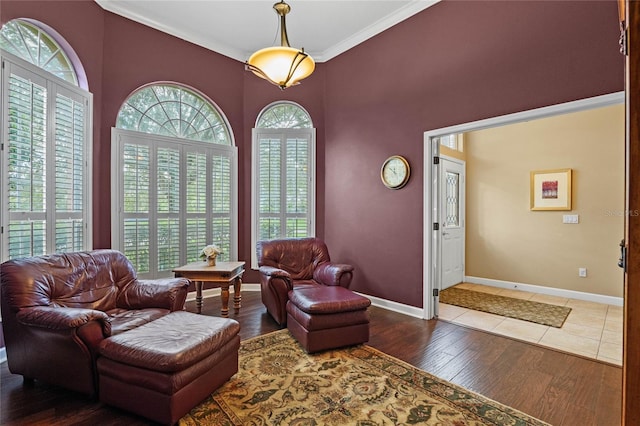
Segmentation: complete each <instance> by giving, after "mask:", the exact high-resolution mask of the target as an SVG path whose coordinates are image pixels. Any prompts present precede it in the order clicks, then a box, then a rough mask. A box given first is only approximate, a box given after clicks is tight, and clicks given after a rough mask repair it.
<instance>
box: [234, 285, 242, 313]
mask: <svg viewBox="0 0 640 426" xmlns="http://www.w3.org/2000/svg"><path fill="white" fill-rule="evenodd" d="M241 287H242V278H240V277H238V278H236V280H235V282H234V283H233V310H234V311H235V313H236V314H237V313H238V312H240V306H242V305H241V302H242V293H241V291H242V288H241Z"/></svg>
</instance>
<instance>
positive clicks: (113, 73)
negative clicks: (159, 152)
mask: <svg viewBox="0 0 640 426" xmlns="http://www.w3.org/2000/svg"><path fill="white" fill-rule="evenodd" d="M158 81H174V82H178V83H181V84H185V85H187V86H191V87H193V88H195V89H197V90H199V91H200V92H202V93H204V94H205V95H206V96H208V97H209V98H211V100H213V101H214V102H215V103H216V104H217V105H218V106H219V107H220V109H221V110H222V111H223V113H224V114H225V115H226V117H227V119H228V120H229V123H230V124H231V128H232V130H233V133H234V136H235V142H236V144H237V145H238V147H242V146H243V145H244V143H245V140H244V133H243V125H244V123H243V115H242V114H243V111H242V102H243V101H242V84H243V68H242V64H241V63H240V62H238V61H236V60H233V59H230V58H228V57H226V56H223V55H220V54H217V53H214V52H211V51H210V50H207V49H205V48H202V47H199V46H196V45H194V44H191V43H187V42H185V41H183V40H181V39H178V38H176V37H173V36H170V35H168V34H165V33H162V32H160V31H157V30H154V29H152V28H150V27H147V26H144V25H140V24H138V23H136V22H133V21H130V20H128V19H126V18H122V17H121V16H118V15H115V14H112V13H109V12H105V48H104V80H103V86H102V87H103V91H104V96H103V100H102V105H103V119H102V123H101V141H102V144H101V147H100V148H101V150H100V152H99V153H98V152H96V153H95V154H96V155H98V156H99V157H101V158H110V155H111V151H110V149H111V148H110V146H111V144H110V141H111V128H112V127H114V126H115V123H116V117H117V114H118V111H119V109H120V107H121V106H122V103H123V102H124V100H125V99H127V97H128V96H129V95H130V94H131V92H133V91H134V90H136V89H137V88H139V87H140V86H142V85H145V84H148V83H152V82H158ZM244 172H245V170H243V169H242V166H241V168H240V171H239V176H240V182H242V179H243V176H244ZM99 177H100V183H99V187H100V191H98V192H97V194H96V196H97V197H99V198H100V200H99V205H100V206H102V209H101V212H100V217H99V218H98V220H97V221H98V223H101V224H103V227H102V228H101V229H98V228H96V233H97V235H94V246H95V247H110V245H111V240H110V230H109V224H110V220H111V215H110V213H111V209H108V208H104V206H109V205H110V202H111V200H110V196H111V194H110V190H109V189H110V164H109V162H108V161H107V162H103V164H102V167H101V170H100V173H99ZM113 208H114V206H112V209H113Z"/></svg>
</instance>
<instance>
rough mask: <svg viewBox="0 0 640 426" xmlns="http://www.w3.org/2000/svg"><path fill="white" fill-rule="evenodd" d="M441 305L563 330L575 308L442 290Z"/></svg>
mask: <svg viewBox="0 0 640 426" xmlns="http://www.w3.org/2000/svg"><path fill="white" fill-rule="evenodd" d="M440 302H441V303H446V304H448V305H456V306H461V307H463V308H469V309H473V310H475V311H483V312H489V313H491V314H496V315H502V316H503V317H509V318H515V319H519V320H523V321H530V322H535V323H537V324H543V325H548V326H551V327H556V328H561V327H562V324H564V321H565V320H566V319H567V317H568V316H569V313H570V312H571V308H569V307H566V306H559V305H551V304H548V303H541V302H533V301H530V300H523V299H516V298H514V297H506V296H499V295H496V294H490V293H483V292H481V291H473V290H465V289H461V288H456V287H449V288H447V289H445V290H442V291H441V292H440Z"/></svg>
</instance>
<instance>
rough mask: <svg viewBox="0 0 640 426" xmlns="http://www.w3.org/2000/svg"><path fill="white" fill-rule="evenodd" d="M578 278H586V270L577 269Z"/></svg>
mask: <svg viewBox="0 0 640 426" xmlns="http://www.w3.org/2000/svg"><path fill="white" fill-rule="evenodd" d="M578 276H579V277H582V278H584V277H586V276H587V268H578Z"/></svg>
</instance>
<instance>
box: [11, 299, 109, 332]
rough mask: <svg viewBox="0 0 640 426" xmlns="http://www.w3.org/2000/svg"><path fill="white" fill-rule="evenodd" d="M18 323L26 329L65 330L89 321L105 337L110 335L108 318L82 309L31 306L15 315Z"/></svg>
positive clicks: (102, 314) (97, 312) (100, 312)
mask: <svg viewBox="0 0 640 426" xmlns="http://www.w3.org/2000/svg"><path fill="white" fill-rule="evenodd" d="M16 319H17V320H18V322H19V323H20V324H22V325H24V326H27V327H39V328H48V329H50V330H67V329H74V328H80V327H82V326H84V325H86V324H89V323H90V322H91V321H97V322H98V323H100V325H101V327H102V333H103V334H104V335H105V336H110V335H111V322H110V321H109V316H108V315H107V314H105V313H104V312H102V311H96V310H94V309H82V308H56V307H52V306H33V307H30V308H24V309H20V310H19V311H18V313H17V314H16Z"/></svg>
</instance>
